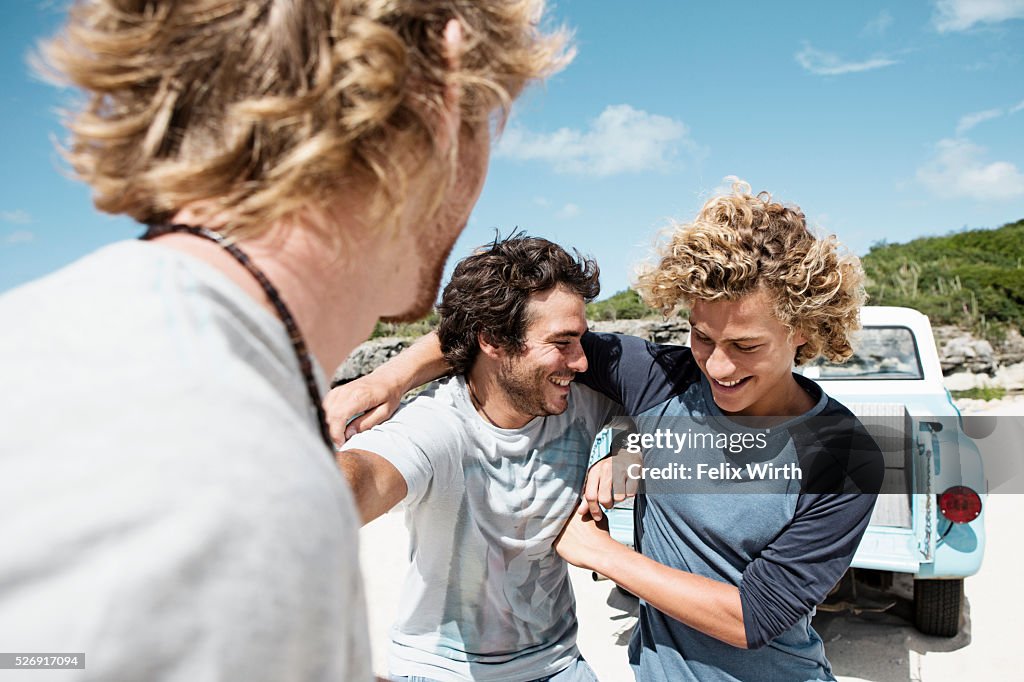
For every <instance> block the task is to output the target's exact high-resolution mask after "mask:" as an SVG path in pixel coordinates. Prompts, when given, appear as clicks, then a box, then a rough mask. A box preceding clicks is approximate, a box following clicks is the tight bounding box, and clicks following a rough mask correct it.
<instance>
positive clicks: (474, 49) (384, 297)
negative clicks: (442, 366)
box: [0, 0, 578, 682]
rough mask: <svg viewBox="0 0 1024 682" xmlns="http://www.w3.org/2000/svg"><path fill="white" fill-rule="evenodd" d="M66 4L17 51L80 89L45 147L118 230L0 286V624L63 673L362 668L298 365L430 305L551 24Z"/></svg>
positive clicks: (348, 518)
mask: <svg viewBox="0 0 1024 682" xmlns="http://www.w3.org/2000/svg"><path fill="white" fill-rule="evenodd" d="M68 4H69V5H70V9H69V14H68V20H67V22H66V24H65V26H64V27H63V29H62V30H61V31H60V33H59V34H58V35H57V36H56V37H55V38H54V39H53V40H52V41H49V42H48V43H47V44H46V45H45V46H43V48H42V55H40V56H39V59H38V60H37V62H39V63H42V64H45V66H44V67H43V68H44V69H45V70H46V72H47V74H46V75H48V76H50V77H52V78H54V79H57V80H59V81H61V82H63V83H64V84H67V85H69V86H73V87H76V88H78V89H79V90H80V91H81V93H80V94H81V97H80V99H79V100H78V101H79V102H80V103H81V107H80V110H78V111H77V112H76V113H73V114H72V115H71V116H70V117H69V120H68V122H67V126H68V131H69V133H70V134H69V138H68V140H67V141H66V145H65V147H64V149H63V152H64V156H65V159H66V160H67V162H68V164H69V166H70V167H71V170H72V171H73V172H74V174H76V175H77V176H78V177H79V178H80V179H82V180H83V181H84V182H86V183H88V185H89V186H90V188H91V191H92V194H93V200H94V202H95V204H96V206H97V208H98V209H100V210H102V211H105V212H108V213H112V214H119V215H126V216H129V217H131V218H133V219H135V220H136V221H138V222H139V223H140V224H142V225H144V226H146V228H147V229H146V233H145V238H144V240H131V241H124V242H120V243H116V244H112V245H110V246H107V247H105V248H103V249H100V250H98V251H97V252H95V253H92V254H90V255H88V256H86V257H84V258H82V259H81V260H79V261H78V262H76V263H73V264H71V265H70V266H68V267H66V268H64V269H62V270H60V271H58V272H56V273H53V274H51V275H49V276H47V277H45V278H43V279H40V280H38V281H35V282H32V283H29V284H27V285H25V286H23V287H19V288H17V289H15V290H13V291H11V292H8V293H5V294H4V295H3V296H2V297H0V320H2V326H3V332H2V333H0V395H2V396H3V400H4V403H3V409H2V413H3V420H4V424H3V429H2V430H0V547H2V551H3V560H2V561H0V642H2V643H3V647H4V648H5V650H8V651H29V652H31V651H36V652H38V651H50V652H78V653H79V654H80V656H79V657H78V661H77V664H78V665H79V666H80V667H84V668H85V669H84V670H78V671H76V672H75V673H72V674H71V676H72V677H74V679H82V680H86V679H88V680H153V681H157V680H183V681H184V680H215V679H217V680H232V681H239V682H241V681H245V682H259V681H263V680H266V681H268V682H269V681H275V682H277V681H282V680H295V681H299V680H337V681H343V682H364V681H365V680H369V679H370V660H371V656H370V653H369V650H368V649H369V644H368V641H367V639H368V633H367V626H366V609H365V605H364V595H363V584H362V579H361V576H360V574H359V561H358V556H357V554H356V551H355V547H356V546H357V544H358V524H357V519H356V509H355V506H354V504H353V501H352V494H351V491H350V490H349V489H348V487H347V485H346V484H345V482H344V480H343V479H342V476H341V475H340V473H339V471H338V467H337V464H336V462H335V451H334V444H333V443H332V442H331V438H330V434H329V431H328V428H327V424H326V421H325V419H324V414H323V411H322V407H321V395H322V393H323V391H324V390H325V389H326V386H327V384H326V380H325V374H324V371H325V370H326V371H328V372H330V371H332V370H333V369H334V367H336V366H337V365H338V364H339V363H340V362H341V361H342V360H343V359H344V358H345V356H346V355H348V353H349V352H350V351H351V350H352V348H353V347H354V346H355V345H356V344H357V343H359V342H360V341H362V340H364V339H365V338H366V337H367V336H368V335H369V333H370V331H371V330H372V329H373V326H374V324H375V323H376V322H377V320H378V318H381V317H385V318H409V317H419V316H422V315H423V314H425V312H426V311H427V310H429V309H430V306H431V305H432V304H433V302H434V300H435V298H436V296H437V290H438V284H439V282H440V278H441V273H442V271H443V267H444V261H445V259H446V258H447V255H448V252H449V251H450V249H451V247H452V245H453V243H454V241H455V240H456V238H457V237H458V235H459V233H460V232H461V231H462V229H463V228H464V226H465V225H466V221H467V219H468V216H469V214H470V211H471V209H472V207H473V205H474V204H475V202H476V200H477V197H478V196H479V193H480V190H481V188H482V185H483V181H484V177H485V174H486V168H487V161H488V154H489V147H490V131H491V126H492V125H493V124H494V123H495V122H500V121H501V119H502V118H503V116H504V115H506V114H507V113H508V111H507V110H508V107H509V106H510V104H511V102H512V101H513V100H514V98H515V97H516V96H518V94H519V93H520V92H521V91H522V89H523V88H524V87H525V86H526V85H527V84H528V83H529V82H531V81H534V80H536V79H538V78H541V77H543V76H545V75H547V74H549V73H551V72H552V71H553V70H555V69H557V68H558V67H559V66H560V65H562V64H564V63H565V61H566V59H567V58H568V57H570V56H571V55H570V54H569V53H567V49H566V36H565V32H564V31H561V30H555V31H553V32H547V31H544V30H541V28H540V27H541V25H542V23H538V22H543V18H542V14H543V9H544V7H543V4H544V3H543V0H509V1H508V2H482V3H478V2H466V1H458V0H415V1H413V0H402V1H394V0H189V1H187V2H186V1H183V0H77V1H75V2H71V3H68ZM577 343H578V340H577ZM85 657H88V661H87V662H86V660H85ZM62 679H68V678H67V677H62Z"/></svg>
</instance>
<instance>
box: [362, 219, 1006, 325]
mask: <svg viewBox="0 0 1024 682" xmlns="http://www.w3.org/2000/svg"><path fill="white" fill-rule="evenodd" d="M861 260H862V262H863V264H864V270H865V272H866V273H867V276H868V283H867V289H868V294H869V295H870V300H869V303H870V304H871V305H896V306H907V307H909V308H915V309H916V310H920V311H921V312H922V313H924V314H926V315H928V317H929V318H931V321H932V323H933V324H951V325H957V326H960V327H968V328H970V329H972V330H973V331H974V332H975V333H976V334H978V335H980V336H982V337H985V338H987V339H989V340H991V341H998V340H1000V339H1001V338H1002V337H1003V336H1004V334H1005V329H1006V327H1007V326H1008V325H1013V326H1017V327H1021V326H1022V325H1024V220H1019V221H1017V222H1015V223H1010V224H1007V225H1004V226H1002V227H1000V228H997V229H993V230H968V231H964V232H957V233H955V234H949V235H946V236H943V237H922V238H919V239H914V240H913V241H910V242H907V243H906V244H889V243H885V242H882V243H879V244H875V245H874V246H872V247H871V249H870V250H869V251H868V253H867V255H865V256H864V257H863V258H862V259H861ZM652 317H660V313H658V311H656V310H654V309H653V308H650V307H648V306H647V305H645V304H644V302H643V301H642V300H640V296H639V295H638V294H637V293H636V292H635V291H633V290H632V289H627V290H625V291H620V292H618V293H617V294H614V295H612V296H610V297H608V298H606V299H604V300H602V301H595V302H594V303H589V304H587V318H588V319H591V320H627V319H641V318H652ZM436 325H437V313H435V312H432V313H430V315H428V316H427V317H425V318H424V319H422V320H420V321H418V322H412V323H408V324H385V323H378V324H377V327H376V329H375V330H374V332H373V337H374V338H376V337H378V336H406V337H410V336H420V335H422V334H425V333H427V332H428V331H430V330H431V329H433V328H434V327H435V326H436Z"/></svg>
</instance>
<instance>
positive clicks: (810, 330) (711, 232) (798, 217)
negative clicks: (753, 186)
mask: <svg viewBox="0 0 1024 682" xmlns="http://www.w3.org/2000/svg"><path fill="white" fill-rule="evenodd" d="M732 190H733V192H732V194H729V195H721V196H716V197H714V198H712V199H710V200H709V201H708V202H707V203H705V204H704V207H703V208H702V209H701V210H700V213H699V214H698V215H697V218H696V219H695V220H694V221H693V222H692V223H687V224H678V223H674V224H673V225H672V226H671V230H672V231H671V236H670V238H669V240H668V242H667V243H666V244H665V245H664V246H663V247H662V248H660V249H659V252H658V254H657V257H658V261H657V263H656V264H654V265H651V266H648V267H645V268H642V269H641V272H640V274H639V275H638V281H637V290H638V291H639V292H640V294H641V296H643V298H644V300H645V301H646V302H647V304H648V305H650V306H652V307H654V308H658V309H659V310H661V311H662V312H663V313H664V314H666V315H667V314H669V313H671V312H672V311H674V310H676V309H677V308H679V307H680V306H689V305H691V304H692V303H693V302H694V301H697V300H700V301H718V300H736V299H737V298H739V297H741V296H744V295H746V294H749V293H752V292H754V291H755V290H757V289H763V290H765V291H766V292H767V293H768V294H769V296H770V298H771V300H772V301H773V303H774V308H775V310H774V312H775V315H776V317H777V318H778V319H779V320H780V321H781V322H782V323H783V324H784V325H785V326H786V327H787V328H788V329H789V331H790V333H793V332H796V331H799V332H801V333H802V334H803V335H804V337H805V338H806V339H807V343H805V344H804V345H802V346H801V347H800V348H799V349H798V351H797V356H796V363H797V364H798V365H799V364H803V363H806V362H809V361H811V360H813V359H814V358H816V357H818V356H819V355H824V356H825V357H826V358H828V359H829V360H832V361H837V362H840V361H842V360H845V359H847V358H848V357H849V356H850V355H851V353H852V352H853V350H852V348H851V347H850V335H851V333H852V332H854V331H856V330H857V329H859V328H860V321H859V317H860V315H859V312H860V308H861V306H862V305H863V304H864V301H865V298H866V296H865V293H864V274H863V271H862V269H861V266H860V261H859V259H858V258H857V257H856V256H854V255H852V254H849V253H846V252H845V251H844V250H842V249H841V246H840V244H839V242H838V241H837V240H836V238H835V236H828V237H824V238H822V237H818V236H815V235H814V234H813V233H812V232H811V231H810V229H808V227H807V221H806V219H805V218H804V214H803V212H801V210H800V209H799V208H798V207H796V206H784V205H782V204H780V203H777V202H774V201H772V198H771V195H770V194H768V193H767V192H761V193H759V194H757V195H756V196H755V195H752V194H751V193H750V185H747V184H746V183H743V182H739V181H737V182H736V183H734V184H733V186H732Z"/></svg>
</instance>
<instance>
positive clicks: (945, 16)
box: [932, 0, 1024, 33]
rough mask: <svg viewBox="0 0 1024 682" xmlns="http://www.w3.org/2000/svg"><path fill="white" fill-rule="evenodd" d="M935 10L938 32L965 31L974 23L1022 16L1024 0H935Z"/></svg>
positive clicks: (934, 19) (933, 18)
mask: <svg viewBox="0 0 1024 682" xmlns="http://www.w3.org/2000/svg"><path fill="white" fill-rule="evenodd" d="M935 11H936V14H935V16H933V17H932V21H933V22H934V24H935V28H936V30H938V32H939V33H947V32H949V31H966V30H967V29H969V28H971V27H972V26H974V25H975V24H997V23H999V22H1001V21H1007V20H1008V19H1022V18H1024V0H935Z"/></svg>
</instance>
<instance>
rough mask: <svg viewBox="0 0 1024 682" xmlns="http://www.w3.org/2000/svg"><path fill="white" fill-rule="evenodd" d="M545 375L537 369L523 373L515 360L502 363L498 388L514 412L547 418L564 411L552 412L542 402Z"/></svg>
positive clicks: (541, 370)
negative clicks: (506, 397)
mask: <svg viewBox="0 0 1024 682" xmlns="http://www.w3.org/2000/svg"><path fill="white" fill-rule="evenodd" d="M546 381H547V373H546V372H545V371H544V370H543V369H541V368H538V369H536V370H534V371H532V372H527V371H523V369H522V368H520V367H518V366H517V365H516V359H515V358H508V359H506V360H505V361H504V362H502V364H501V366H500V369H499V371H498V376H497V382H498V386H499V387H500V388H501V390H502V391H504V392H505V395H507V396H508V399H509V402H510V403H511V404H512V407H513V408H515V409H516V411H518V412H520V413H522V414H526V415H530V416H531V417H548V416H551V415H554V414H561V413H562V412H564V410H557V411H553V410H552V409H551V408H549V407H548V405H547V403H546V402H545V400H544V388H545V387H544V383H545V382H546Z"/></svg>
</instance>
